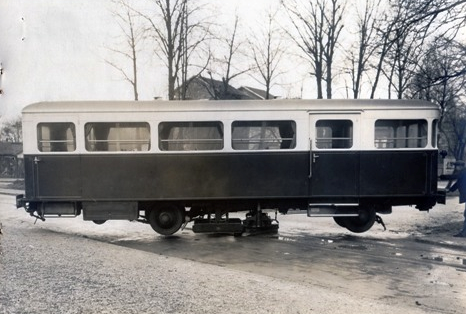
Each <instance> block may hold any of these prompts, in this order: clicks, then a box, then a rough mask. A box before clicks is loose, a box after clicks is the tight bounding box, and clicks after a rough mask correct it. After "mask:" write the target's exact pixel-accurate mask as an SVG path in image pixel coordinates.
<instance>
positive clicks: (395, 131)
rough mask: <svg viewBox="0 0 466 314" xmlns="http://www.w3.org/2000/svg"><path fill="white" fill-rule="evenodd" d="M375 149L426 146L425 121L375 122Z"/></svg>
mask: <svg viewBox="0 0 466 314" xmlns="http://www.w3.org/2000/svg"><path fill="white" fill-rule="evenodd" d="M374 144H375V147H376V148H382V149H383V148H421V147H426V145H427V121H426V120H377V121H376V122H375V143H374Z"/></svg>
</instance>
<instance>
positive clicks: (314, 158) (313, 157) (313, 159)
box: [312, 154, 319, 164]
mask: <svg viewBox="0 0 466 314" xmlns="http://www.w3.org/2000/svg"><path fill="white" fill-rule="evenodd" d="M317 158H319V155H317V154H313V155H312V163H314V164H315V163H316V160H317Z"/></svg>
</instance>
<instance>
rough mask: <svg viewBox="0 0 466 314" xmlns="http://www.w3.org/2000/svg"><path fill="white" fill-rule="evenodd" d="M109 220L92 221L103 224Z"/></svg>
mask: <svg viewBox="0 0 466 314" xmlns="http://www.w3.org/2000/svg"><path fill="white" fill-rule="evenodd" d="M106 221H107V220H93V221H92V222H93V223H95V224H96V225H101V224H104V223H105V222H106Z"/></svg>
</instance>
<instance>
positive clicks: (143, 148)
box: [83, 120, 152, 154]
mask: <svg viewBox="0 0 466 314" xmlns="http://www.w3.org/2000/svg"><path fill="white" fill-rule="evenodd" d="M96 125H97V126H98V125H107V126H108V127H107V128H106V129H103V130H102V132H103V131H107V132H108V134H107V138H106V139H93V140H90V139H89V136H90V135H91V131H92V130H94V134H95V126H96ZM112 125H113V126H112ZM138 125H139V126H138ZM91 126H92V127H91ZM131 126H133V127H131ZM112 128H115V129H118V130H124V129H125V128H127V129H129V130H131V131H129V132H131V133H132V132H137V131H136V129H138V128H140V129H142V130H146V131H145V134H144V135H145V137H141V138H132V139H125V138H124V139H121V131H118V133H117V134H116V136H117V137H118V138H117V139H109V138H108V136H109V135H110V132H111V129H112ZM151 129H152V128H151V124H150V123H149V122H147V121H127V120H125V121H88V122H86V123H85V124H84V129H83V130H84V134H83V141H84V151H85V152H87V153H111V154H117V153H123V154H124V153H128V152H131V153H147V152H150V151H151V148H152V134H151ZM94 136H95V135H94ZM91 142H93V144H91ZM99 144H101V145H102V146H106V147H107V149H102V148H97V146H98V145H99ZM92 145H94V149H91V147H92ZM110 145H111V146H112V147H113V146H115V147H117V148H119V149H116V150H112V149H108V147H109V146H110ZM128 146H133V149H122V148H121V147H128ZM134 147H136V148H134ZM138 147H139V149H138Z"/></svg>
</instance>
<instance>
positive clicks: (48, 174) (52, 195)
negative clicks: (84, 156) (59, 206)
mask: <svg viewBox="0 0 466 314" xmlns="http://www.w3.org/2000/svg"><path fill="white" fill-rule="evenodd" d="M37 146H38V150H39V152H40V153H39V154H35V155H29V156H28V158H27V160H26V162H28V163H30V169H32V175H33V178H34V180H33V182H34V183H33V186H34V188H33V193H34V196H35V197H36V198H48V199H69V198H76V197H79V196H80V195H81V158H80V156H79V154H76V153H75V151H76V132H75V125H74V124H73V123H67V122H66V123H62V122H59V123H55V122H53V123H39V124H38V126H37Z"/></svg>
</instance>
